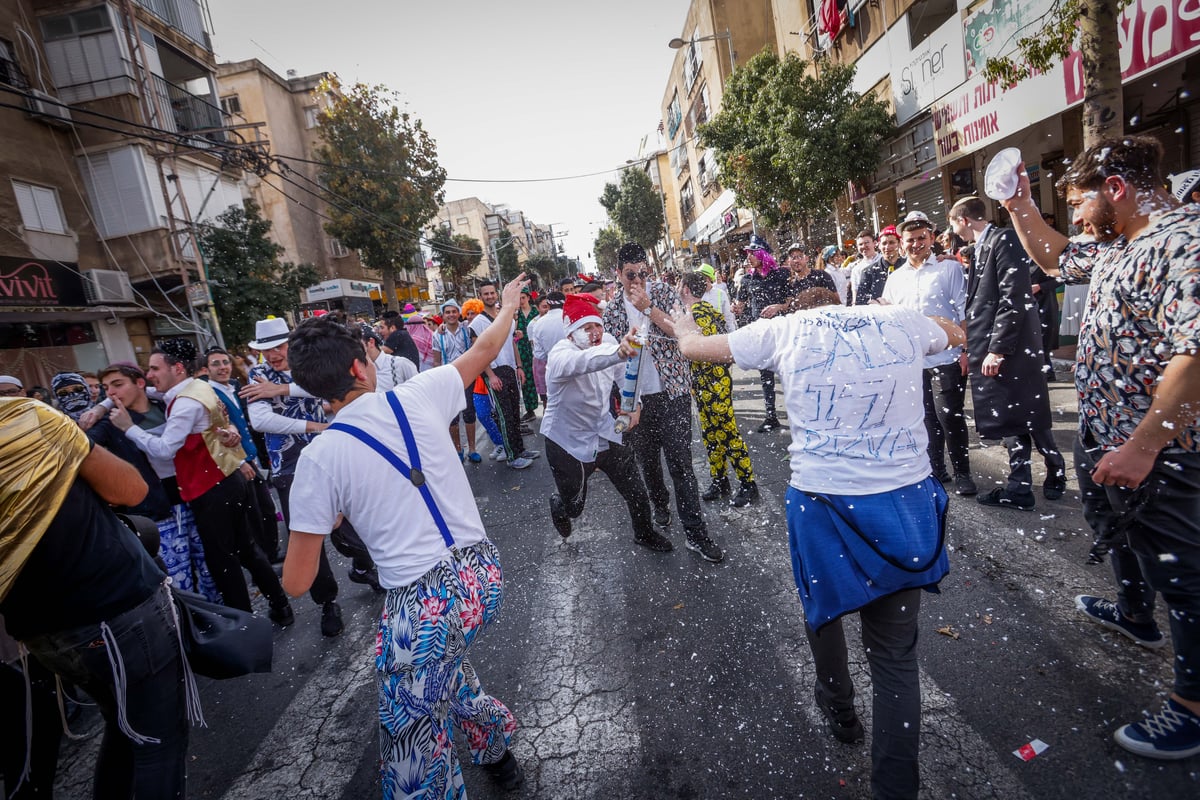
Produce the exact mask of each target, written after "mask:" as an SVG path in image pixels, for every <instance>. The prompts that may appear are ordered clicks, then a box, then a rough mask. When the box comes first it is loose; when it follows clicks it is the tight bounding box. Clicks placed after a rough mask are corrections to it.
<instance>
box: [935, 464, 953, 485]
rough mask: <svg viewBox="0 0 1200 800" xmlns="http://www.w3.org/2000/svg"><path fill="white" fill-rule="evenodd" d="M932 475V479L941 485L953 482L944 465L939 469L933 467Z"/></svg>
mask: <svg viewBox="0 0 1200 800" xmlns="http://www.w3.org/2000/svg"><path fill="white" fill-rule="evenodd" d="M933 477H934V480H937V481H940V482H941V484H942V485H943V486H945V485H947V484H951V483H954V477H953V476H952V475H951V474H950V473H949V472H947V471H946V468H945V467H942V468H941V469H940V470H936V469H935V470H934V471H933Z"/></svg>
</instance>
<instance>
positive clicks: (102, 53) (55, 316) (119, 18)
mask: <svg viewBox="0 0 1200 800" xmlns="http://www.w3.org/2000/svg"><path fill="white" fill-rule="evenodd" d="M204 19H205V14H204V9H203V6H202V4H201V2H199V0H128V1H126V2H119V3H118V2H96V1H95V0H92V1H91V2H79V1H78V0H75V1H73V2H66V1H64V0H17V2H15V3H5V4H3V5H2V6H0V103H3V104H4V105H3V106H0V135H2V136H3V137H4V142H5V147H4V148H0V165H2V167H0V168H2V169H3V171H4V173H5V175H6V176H8V177H7V180H6V181H4V183H2V184H0V226H2V228H0V231H2V234H0V371H2V372H5V373H12V374H16V375H17V376H18V377H20V378H21V379H22V380H23V381H24V382H26V383H27V384H30V383H32V384H42V385H45V383H46V381H47V380H48V379H49V377H50V375H52V374H53V373H54V372H57V371H59V370H62V369H82V370H95V369H97V368H99V367H101V366H103V365H105V364H107V363H110V362H112V361H118V360H140V361H143V362H144V361H145V360H146V359H147V358H148V356H149V351H150V348H151V347H152V346H153V343H154V341H155V340H156V339H158V338H163V337H169V336H179V335H182V336H187V337H191V338H193V339H194V340H195V341H196V342H197V343H198V344H200V345H201V346H203V345H206V344H209V343H212V342H214V341H216V340H217V339H218V338H219V329H218V328H217V326H216V323H215V319H214V318H213V317H212V316H211V315H210V314H209V312H208V309H209V306H210V302H209V298H208V294H207V287H206V285H205V282H204V268H203V260H202V259H201V258H197V252H196V245H195V239H194V234H195V231H196V225H199V224H204V223H206V222H210V221H212V220H213V219H214V218H215V217H216V215H217V214H219V213H220V212H221V211H223V210H224V209H225V208H227V207H228V206H229V205H234V204H238V203H240V202H241V198H242V192H241V181H242V177H243V171H242V170H241V169H240V167H239V162H238V158H237V157H236V153H237V152H238V151H239V149H240V150H243V151H244V150H246V149H250V148H253V147H255V146H256V145H255V143H254V142H253V141H252V140H246V139H245V138H244V132H243V131H240V130H238V129H236V127H231V126H230V125H229V123H228V121H227V120H226V118H225V116H224V115H223V114H222V112H221V109H220V106H219V105H218V102H217V96H216V82H215V76H214V72H215V65H214V59H213V54H212V49H211V43H210V39H209V34H208V31H207V30H206V29H205V27H204ZM231 154H232V155H231Z"/></svg>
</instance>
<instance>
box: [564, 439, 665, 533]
mask: <svg viewBox="0 0 1200 800" xmlns="http://www.w3.org/2000/svg"><path fill="white" fill-rule="evenodd" d="M546 462H547V463H549V464H550V473H551V474H552V475H553V476H554V485H555V486H556V487H558V496H559V497H561V498H562V501H563V506H564V507H565V508H566V510H567V516H568V517H570V518H571V519H577V518H578V517H579V515H580V514H582V513H583V506H584V504H585V503H587V482H588V478H590V477H591V475H592V473H593V472H595V471H596V470H600V471H601V472H603V473H604V474H605V475H607V476H608V479H609V480H610V481H612V485H613V486H614V487H615V488H616V490H617V492H619V493H620V495H621V497H622V498H623V499H624V500H625V505H627V506H628V507H629V519H630V521H631V522H632V523H633V532H634V533H635V534H638V535H643V536H646V535H649V534H651V533H653V532H654V523H653V520H651V518H650V495H648V494H647V493H646V484H644V483H643V482H642V476H641V474H640V473H638V470H637V463H636V461H635V459H634V454H633V448H631V447H629V446H627V445H620V444H614V443H612V442H609V444H608V449H607V450H604V451H602V452H600V453H597V454H596V460H595V461H590V462H584V461H580V460H579V459H577V458H575V456H573V455H571V454H570V453H568V452H567V451H566V450H564V449H562V448H561V447H559V446H558V445H557V444H555V443H554V442H552V441H550V440H549V439H546Z"/></svg>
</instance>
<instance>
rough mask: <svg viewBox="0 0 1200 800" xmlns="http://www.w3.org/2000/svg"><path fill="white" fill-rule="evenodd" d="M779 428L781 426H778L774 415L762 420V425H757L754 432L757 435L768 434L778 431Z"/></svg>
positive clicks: (777, 420)
mask: <svg viewBox="0 0 1200 800" xmlns="http://www.w3.org/2000/svg"><path fill="white" fill-rule="evenodd" d="M781 427H782V426H781V425H780V424H779V418H778V417H776V416H775V415H774V414H772V415H771V416H769V417H767V418H766V419H764V420H763V421H762V424H761V425H759V426H758V428H756V430H757V431H758V432H759V433H770V432H771V431H777V430H779V429H780V428H781Z"/></svg>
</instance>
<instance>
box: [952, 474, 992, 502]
mask: <svg viewBox="0 0 1200 800" xmlns="http://www.w3.org/2000/svg"><path fill="white" fill-rule="evenodd" d="M943 483H949V481H943ZM954 493H955V494H956V495H958V496H959V497H971V496H972V495H976V494H978V493H979V487H978V486H976V485H975V481H973V480H971V476H970V475H966V474H964V475H955V476H954ZM980 502H983V501H982V500H981V501H980Z"/></svg>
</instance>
